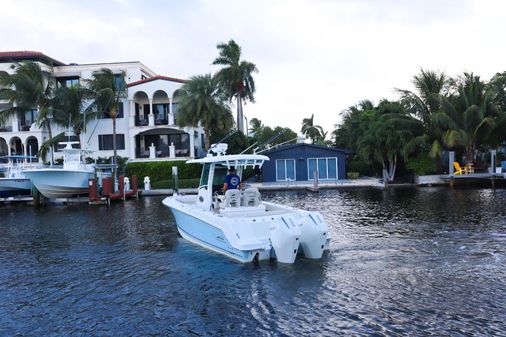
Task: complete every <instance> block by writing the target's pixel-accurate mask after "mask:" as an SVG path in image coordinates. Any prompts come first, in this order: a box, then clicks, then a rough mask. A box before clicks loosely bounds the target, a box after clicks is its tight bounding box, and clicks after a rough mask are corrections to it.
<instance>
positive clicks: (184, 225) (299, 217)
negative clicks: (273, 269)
mask: <svg viewBox="0 0 506 337" xmlns="http://www.w3.org/2000/svg"><path fill="white" fill-rule="evenodd" d="M225 148H226V147H225ZM267 160H269V158H268V157H266V156H264V155H259V154H237V155H225V154H224V151H222V152H221V153H218V155H215V156H213V155H208V156H207V157H205V158H201V159H194V160H189V161H188V162H187V163H199V164H202V165H203V170H202V176H201V180H200V186H199V189H198V194H197V195H179V194H174V196H172V197H167V198H165V199H164V200H163V204H164V205H165V206H167V207H169V209H170V210H171V211H172V213H173V215H174V217H175V219H176V223H177V228H178V231H179V233H180V234H181V236H182V237H183V238H185V239H187V240H189V241H191V242H193V243H196V244H198V245H200V246H203V247H205V248H208V249H210V250H213V251H215V252H218V253H221V254H223V255H226V256H228V257H230V258H232V259H235V260H237V261H239V262H251V261H253V260H266V259H270V258H275V259H277V260H278V261H279V262H281V263H293V262H294V261H295V258H296V257H297V255H303V256H305V257H306V258H310V259H319V258H321V257H322V254H323V252H324V251H325V250H326V249H328V245H329V242H330V235H329V232H328V227H327V224H326V223H325V220H324V219H323V217H322V215H321V214H320V213H318V212H309V211H304V210H300V209H296V208H292V207H288V206H284V205H280V204H276V203H272V202H265V201H262V200H261V196H260V193H259V191H258V189H256V188H252V187H249V188H246V189H244V190H228V191H226V193H225V194H224V195H220V194H219V192H220V191H221V188H222V186H223V182H224V181H225V176H226V173H227V170H228V169H229V168H230V167H232V166H233V167H235V168H236V171H237V174H238V175H239V176H241V175H242V172H243V171H244V170H245V169H246V168H252V169H253V168H256V167H261V166H262V165H263V163H264V162H265V161H267Z"/></svg>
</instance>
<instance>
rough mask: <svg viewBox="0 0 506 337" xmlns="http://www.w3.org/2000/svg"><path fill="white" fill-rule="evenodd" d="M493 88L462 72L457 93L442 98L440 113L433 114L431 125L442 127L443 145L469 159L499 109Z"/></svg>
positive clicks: (489, 127)
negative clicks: (432, 123)
mask: <svg viewBox="0 0 506 337" xmlns="http://www.w3.org/2000/svg"><path fill="white" fill-rule="evenodd" d="M492 98H493V90H492V89H491V87H490V86H487V85H486V84H485V83H484V82H483V81H481V80H480V77H479V76H476V75H474V74H473V73H464V75H463V76H462V77H461V78H460V79H459V83H458V84H457V93H455V94H453V95H451V96H449V97H448V98H445V99H444V100H443V101H442V110H443V111H442V112H440V113H437V114H436V115H435V116H434V117H435V118H434V121H435V124H436V125H437V126H438V127H440V128H441V129H444V134H443V140H444V142H445V144H446V145H447V146H448V147H449V148H451V149H455V148H458V147H461V148H463V149H464V150H465V156H466V160H467V161H469V162H472V161H473V160H474V157H475V150H476V149H477V147H478V145H480V144H484V143H486V141H487V138H488V137H489V135H490V133H491V132H492V131H493V129H494V128H495V126H496V120H497V119H499V118H500V117H501V112H500V109H499V108H498V106H497V105H496V103H494V101H493V99H492Z"/></svg>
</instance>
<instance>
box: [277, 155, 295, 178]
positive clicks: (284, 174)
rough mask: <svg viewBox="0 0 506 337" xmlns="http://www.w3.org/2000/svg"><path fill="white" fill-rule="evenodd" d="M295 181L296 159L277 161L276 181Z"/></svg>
mask: <svg viewBox="0 0 506 337" xmlns="http://www.w3.org/2000/svg"><path fill="white" fill-rule="evenodd" d="M294 180H295V159H277V160H276V181H294Z"/></svg>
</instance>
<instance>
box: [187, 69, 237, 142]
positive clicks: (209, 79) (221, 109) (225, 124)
mask: <svg viewBox="0 0 506 337" xmlns="http://www.w3.org/2000/svg"><path fill="white" fill-rule="evenodd" d="M178 98H179V116H178V119H177V124H178V125H179V126H182V127H184V126H192V127H197V126H199V124H200V125H202V127H203V128H204V134H205V147H206V150H208V149H209V146H210V137H211V133H212V132H213V131H214V130H230V129H231V128H232V127H233V124H234V120H233V117H232V112H231V110H230V107H229V105H228V103H227V95H226V94H225V93H224V91H223V90H222V87H221V86H220V85H219V82H218V79H217V78H216V77H213V76H211V74H206V75H196V76H193V77H192V78H190V80H189V81H188V82H187V83H185V84H184V85H183V86H182V87H181V89H180V90H179V91H178Z"/></svg>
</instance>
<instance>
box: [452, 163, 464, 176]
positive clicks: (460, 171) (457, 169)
mask: <svg viewBox="0 0 506 337" xmlns="http://www.w3.org/2000/svg"><path fill="white" fill-rule="evenodd" d="M453 167H454V168H455V172H453V174H455V175H459V174H466V171H465V170H464V169H463V168H462V167H460V164H459V162H457V161H454V162H453Z"/></svg>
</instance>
